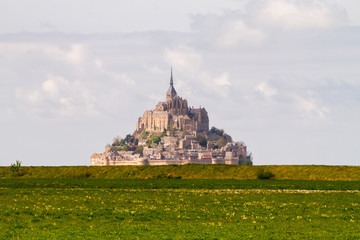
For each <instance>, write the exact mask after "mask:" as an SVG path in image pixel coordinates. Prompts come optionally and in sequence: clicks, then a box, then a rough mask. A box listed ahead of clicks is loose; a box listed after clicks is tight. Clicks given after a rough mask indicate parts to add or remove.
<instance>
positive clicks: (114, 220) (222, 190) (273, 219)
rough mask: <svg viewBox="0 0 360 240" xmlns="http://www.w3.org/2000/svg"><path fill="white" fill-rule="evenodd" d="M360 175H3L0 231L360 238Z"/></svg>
mask: <svg viewBox="0 0 360 240" xmlns="http://www.w3.org/2000/svg"><path fill="white" fill-rule="evenodd" d="M359 199H360V182H358V181H299V180H246V181H243V180H231V179H228V180H227V179H225V180H192V179H188V180H184V179H95V178H93V179H91V178H83V179H82V178H77V179H71V178H68V179H60V178H58V179H26V178H11V179H0V239H341V240H343V239H360V230H359V229H360V200H359Z"/></svg>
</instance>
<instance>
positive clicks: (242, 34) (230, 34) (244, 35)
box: [217, 20, 265, 47]
mask: <svg viewBox="0 0 360 240" xmlns="http://www.w3.org/2000/svg"><path fill="white" fill-rule="evenodd" d="M264 40H265V35H264V33H263V32H262V31H261V30H259V29H253V28H250V27H249V26H246V25H245V23H244V22H243V21H241V20H234V21H228V22H226V23H224V26H222V28H221V33H220V35H219V37H218V39H217V42H218V45H219V46H220V47H234V46H236V45H238V44H239V43H247V44H251V45H258V44H261V43H262V42H263V41H264Z"/></svg>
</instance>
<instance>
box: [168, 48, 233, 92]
mask: <svg viewBox="0 0 360 240" xmlns="http://www.w3.org/2000/svg"><path fill="white" fill-rule="evenodd" d="M164 59H165V61H166V62H168V63H169V64H170V63H173V66H174V69H175V70H176V71H177V72H178V73H180V79H179V81H178V82H179V83H180V84H179V85H178V86H180V87H181V88H182V87H183V89H182V90H183V91H184V92H187V93H188V94H189V95H190V94H191V93H192V91H191V89H190V88H189V86H192V87H195V88H197V89H198V90H199V91H205V92H207V94H209V93H211V94H216V95H218V96H221V97H226V96H227V95H228V93H229V91H228V88H229V86H231V82H230V78H229V73H228V72H222V73H220V74H219V73H218V74H214V73H213V72H212V71H211V70H209V69H206V70H205V66H204V64H205V63H204V62H203V59H204V57H203V54H202V53H201V52H200V51H198V50H195V49H194V48H191V47H189V46H185V45H180V46H178V47H175V48H166V49H165V54H164ZM181 77H183V78H184V79H185V80H184V79H182V78H181ZM193 90H194V89H193Z"/></svg>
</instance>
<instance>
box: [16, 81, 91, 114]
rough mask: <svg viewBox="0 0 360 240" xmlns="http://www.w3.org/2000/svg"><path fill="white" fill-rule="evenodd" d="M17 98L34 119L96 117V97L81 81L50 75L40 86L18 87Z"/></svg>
mask: <svg viewBox="0 0 360 240" xmlns="http://www.w3.org/2000/svg"><path fill="white" fill-rule="evenodd" d="M15 97H16V99H17V101H18V103H19V104H20V106H22V107H23V108H24V109H26V111H27V112H28V113H29V114H30V115H32V116H33V117H46V118H48V117H50V118H54V117H66V116H77V115H79V114H80V115H81V114H85V115H94V114H95V115H96V114H97V112H96V111H95V110H94V102H95V98H94V96H93V95H92V94H91V93H90V92H89V91H88V90H87V89H86V87H85V86H84V85H82V84H81V83H80V82H79V81H69V80H67V79H65V78H63V77H60V76H55V75H49V76H48V79H47V80H46V81H44V82H43V83H42V84H41V85H40V86H32V87H30V88H28V89H26V88H25V89H24V88H20V87H17V88H16V90H15Z"/></svg>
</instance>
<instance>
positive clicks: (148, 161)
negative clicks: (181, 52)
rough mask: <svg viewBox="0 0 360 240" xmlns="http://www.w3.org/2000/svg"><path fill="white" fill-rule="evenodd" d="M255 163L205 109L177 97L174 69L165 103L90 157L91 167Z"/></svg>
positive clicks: (157, 106)
mask: <svg viewBox="0 0 360 240" xmlns="http://www.w3.org/2000/svg"><path fill="white" fill-rule="evenodd" d="M189 163H195V164H231V165H243V164H246V165H249V164H252V161H251V156H248V155H247V147H246V145H245V144H244V143H243V142H233V141H232V138H231V137H230V136H229V135H227V134H226V133H225V132H224V131H223V130H220V129H217V128H214V127H212V128H211V129H210V130H209V117H208V113H207V111H206V110H205V108H202V107H200V108H194V107H189V106H188V102H187V100H186V99H183V98H181V97H180V96H178V95H177V92H176V90H175V88H174V79H173V73H172V70H171V75H170V86H169V88H168V90H167V92H166V98H165V101H164V102H159V103H158V104H157V105H156V106H155V108H154V109H153V110H147V111H145V112H144V114H143V116H142V117H140V118H139V119H138V121H137V123H136V130H135V131H134V133H133V134H132V135H130V134H128V135H127V136H126V137H125V138H124V139H119V138H116V139H114V142H113V144H111V145H107V146H106V147H105V152H103V153H94V154H93V155H92V156H91V162H90V165H91V166H104V165H170V164H175V165H182V164H189Z"/></svg>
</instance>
